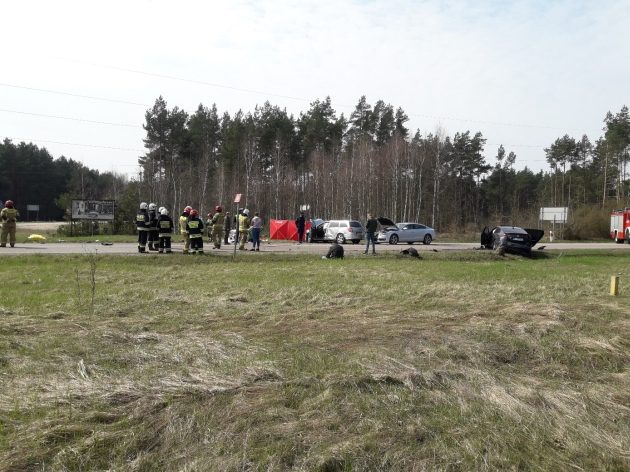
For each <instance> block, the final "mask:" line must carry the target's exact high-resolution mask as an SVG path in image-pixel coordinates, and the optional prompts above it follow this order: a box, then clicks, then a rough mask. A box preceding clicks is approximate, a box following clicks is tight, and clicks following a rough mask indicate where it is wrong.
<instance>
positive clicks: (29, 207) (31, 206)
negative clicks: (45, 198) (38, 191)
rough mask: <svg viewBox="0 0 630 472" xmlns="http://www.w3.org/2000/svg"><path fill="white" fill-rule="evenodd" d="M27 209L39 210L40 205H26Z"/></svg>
mask: <svg viewBox="0 0 630 472" xmlns="http://www.w3.org/2000/svg"><path fill="white" fill-rule="evenodd" d="M26 211H39V205H26Z"/></svg>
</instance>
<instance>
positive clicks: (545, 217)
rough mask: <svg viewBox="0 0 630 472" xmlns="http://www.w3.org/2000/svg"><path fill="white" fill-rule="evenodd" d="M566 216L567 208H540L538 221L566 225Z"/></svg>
mask: <svg viewBox="0 0 630 472" xmlns="http://www.w3.org/2000/svg"><path fill="white" fill-rule="evenodd" d="M568 216H569V208H568V207H556V208H541V209H540V218H539V220H540V221H553V222H554V223H566V222H567V218H568Z"/></svg>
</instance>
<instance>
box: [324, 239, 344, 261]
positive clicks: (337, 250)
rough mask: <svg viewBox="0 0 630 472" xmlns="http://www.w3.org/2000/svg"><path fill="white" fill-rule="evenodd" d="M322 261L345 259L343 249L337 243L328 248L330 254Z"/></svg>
mask: <svg viewBox="0 0 630 472" xmlns="http://www.w3.org/2000/svg"><path fill="white" fill-rule="evenodd" d="M322 259H343V247H342V246H341V244H339V243H338V242H337V241H335V242H333V243H332V244H331V245H330V247H329V248H328V252H327V253H326V255H325V256H324V257H322Z"/></svg>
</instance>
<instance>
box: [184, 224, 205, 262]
mask: <svg viewBox="0 0 630 472" xmlns="http://www.w3.org/2000/svg"><path fill="white" fill-rule="evenodd" d="M186 229H187V230H188V235H189V236H190V250H191V252H192V253H193V254H195V253H196V252H197V251H199V254H203V221H201V219H200V218H199V216H193V217H189V218H188V223H186Z"/></svg>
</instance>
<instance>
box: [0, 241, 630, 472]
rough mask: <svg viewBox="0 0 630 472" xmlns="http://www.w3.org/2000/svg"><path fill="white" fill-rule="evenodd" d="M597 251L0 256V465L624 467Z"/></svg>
mask: <svg viewBox="0 0 630 472" xmlns="http://www.w3.org/2000/svg"><path fill="white" fill-rule="evenodd" d="M261 256H262V255H261ZM611 267H614V268H615V271H621V272H623V273H630V256H628V255H619V254H615V255H614V256H612V255H610V254H609V253H608V252H601V253H591V254H588V255H570V254H569V255H567V254H564V255H559V256H558V255H554V256H549V257H542V256H541V257H540V258H537V259H533V260H523V259H520V258H512V257H507V258H505V259H499V258H496V257H495V256H493V255H492V254H487V253H484V254H481V253H473V252H470V253H459V254H444V253H438V254H435V253H429V254H428V255H425V256H424V259H423V260H421V261H417V260H413V259H400V258H397V257H395V256H378V257H375V258H369V259H361V258H359V257H350V258H346V259H345V260H344V261H323V260H321V259H318V258H317V257H316V256H313V257H289V256H273V255H264V256H262V257H260V258H257V259H253V258H247V260H242V261H239V262H236V263H232V262H231V261H230V260H229V259H228V258H220V257H212V256H206V257H199V258H190V257H188V258H186V257H183V256H179V255H176V256H173V257H172V258H153V259H151V260H148V259H142V258H137V257H134V258H121V257H97V258H96V257H92V256H87V257H86V256H83V257H81V256H75V257H44V256H33V257H13V258H4V259H3V262H2V272H3V287H2V297H1V302H0V303H1V311H0V382H1V385H2V388H1V389H0V470H97V469H111V470H147V471H148V470H234V471H236V470H288V469H294V470H327V471H334V470H424V469H429V470H480V469H488V470H505V469H523V470H529V469H543V470H574V469H577V470H580V469H583V470H627V468H628V467H630V458H629V455H628V451H629V450H630V374H629V372H628V365H629V364H628V361H629V360H630V355H629V348H630V342H629V339H630V321H629V319H628V313H629V309H628V297H629V295H628V293H629V292H628V288H626V286H625V282H624V280H625V279H622V294H621V296H620V297H618V298H613V297H610V296H609V295H608V283H609V277H610V275H611ZM92 294H93V295H94V299H93V300H92ZM90 313H92V314H90Z"/></svg>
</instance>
